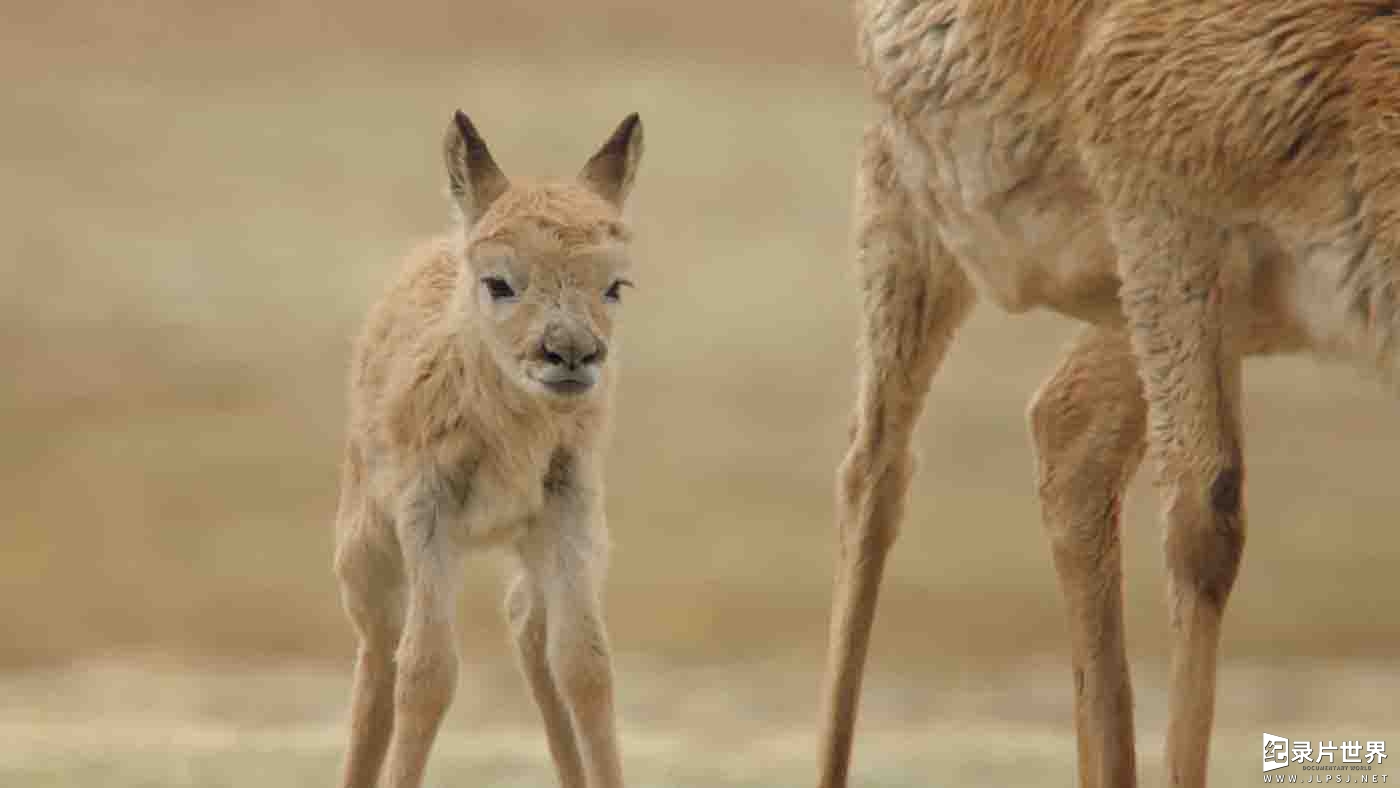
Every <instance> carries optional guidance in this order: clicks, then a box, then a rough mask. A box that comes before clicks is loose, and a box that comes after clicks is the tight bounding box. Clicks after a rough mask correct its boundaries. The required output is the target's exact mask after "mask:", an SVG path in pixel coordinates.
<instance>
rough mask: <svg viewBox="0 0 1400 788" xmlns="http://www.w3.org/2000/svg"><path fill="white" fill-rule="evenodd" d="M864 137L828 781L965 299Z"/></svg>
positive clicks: (838, 760) (877, 135)
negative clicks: (855, 366) (920, 425)
mask: <svg viewBox="0 0 1400 788" xmlns="http://www.w3.org/2000/svg"><path fill="white" fill-rule="evenodd" d="M864 144H865V149H864V155H863V157H862V160H861V163H860V170H859V176H858V180H857V187H856V204H857V207H856V225H857V227H856V247H857V267H858V269H859V276H860V283H861V288H862V291H863V297H864V308H863V313H864V315H863V328H862V331H861V337H860V351H859V352H860V383H859V390H858V393H857V402H856V406H855V413H854V419H853V423H852V425H851V439H850V446H849V448H848V450H847V453H846V457H845V460H844V461H843V462H842V464H841V468H840V471H839V472H838V479H837V488H836V493H837V516H838V518H839V521H838V525H837V527H838V529H839V534H838V538H839V539H840V557H839V559H838V565H837V570H836V582H835V599H834V601H833V606H832V617H831V633H830V643H829V645H828V662H827V673H826V684H825V691H824V703H825V706H824V710H823V721H822V724H823V732H822V739H821V747H822V753H821V758H822V761H821V785H822V786H824V787H825V788H837V787H838V786H844V785H845V784H846V777H847V772H848V770H849V766H850V755H851V737H852V732H853V730H854V727H855V718H856V711H857V706H858V703H859V698H860V687H861V677H862V674H863V672H864V667H865V658H866V651H867V649H868V646H869V642H870V629H871V625H872V623H873V621H874V618H875V606H876V601H877V597H878V595H879V590H880V579H881V575H882V573H883V571H884V563H885V556H886V554H887V553H888V551H889V549H890V546H891V545H892V544H893V542H894V539H895V534H896V531H897V530H898V527H899V522H900V520H901V518H902V517H903V510H904V500H905V494H906V492H907V490H908V487H909V480H910V476H911V474H912V472H913V457H912V455H911V450H910V444H911V441H912V437H913V432H914V428H915V426H916V425H917V422H918V419H919V416H920V414H921V413H922V411H923V406H924V398H925V395H926V394H927V393H928V388H929V383H930V381H931V380H932V378H933V373H934V371H935V370H936V369H937V367H938V364H939V363H940V362H941V360H942V359H943V355H944V353H945V352H946V351H947V349H948V346H949V344H950V343H951V342H952V338H953V334H954V332H955V331H956V330H957V328H958V326H959V325H961V324H962V321H963V319H964V317H965V316H966V315H967V313H968V311H969V309H970V307H971V304H972V300H973V292H972V287H971V284H970V282H969V281H968V279H967V277H966V275H965V274H963V272H962V270H961V269H960V268H958V266H957V263H956V262H955V261H954V260H953V258H952V256H951V255H950V254H949V253H948V252H947V251H946V250H945V249H944V248H943V247H942V245H941V244H940V243H939V242H938V240H937V239H936V238H934V237H932V236H931V235H930V234H929V233H928V232H927V231H926V230H925V229H924V228H923V227H922V226H921V225H922V224H924V223H925V222H926V218H924V217H922V216H920V215H919V214H918V211H917V209H916V205H915V201H914V200H913V199H911V196H910V195H909V194H908V193H907V192H906V191H905V189H904V188H903V186H902V185H901V184H900V183H899V181H898V177H897V173H896V171H895V166H894V161H893V158H892V156H891V151H890V144H891V140H890V139H889V132H888V130H887V129H886V128H885V127H883V126H879V125H877V126H875V127H872V128H871V129H870V130H869V131H868V132H867V133H866V137H865V143H864Z"/></svg>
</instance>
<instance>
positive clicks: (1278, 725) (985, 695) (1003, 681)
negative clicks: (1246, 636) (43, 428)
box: [0, 657, 1400, 788]
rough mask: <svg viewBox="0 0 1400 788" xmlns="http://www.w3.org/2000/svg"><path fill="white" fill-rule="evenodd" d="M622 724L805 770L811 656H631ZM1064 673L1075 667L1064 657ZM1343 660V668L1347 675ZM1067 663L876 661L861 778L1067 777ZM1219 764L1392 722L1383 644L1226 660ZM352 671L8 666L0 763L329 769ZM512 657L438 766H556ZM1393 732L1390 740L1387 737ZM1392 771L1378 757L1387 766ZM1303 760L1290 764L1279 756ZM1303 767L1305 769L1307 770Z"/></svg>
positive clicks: (763, 770)
mask: <svg viewBox="0 0 1400 788" xmlns="http://www.w3.org/2000/svg"><path fill="white" fill-rule="evenodd" d="M620 670H621V674H620V675H621V682H622V684H621V686H620V698H621V715H622V743H623V749H624V754H625V758H626V767H627V771H628V774H629V777H630V778H631V780H630V782H631V784H632V785H637V786H702V785H708V786H779V785H786V786H791V785H801V784H806V783H811V782H812V780H813V770H814V766H813V763H814V759H813V757H812V756H813V752H814V747H815V744H814V742H815V737H814V733H813V731H814V729H815V726H814V724H813V720H814V717H813V714H812V711H813V709H812V705H811V703H810V700H811V698H810V695H811V693H809V692H808V690H809V689H810V688H811V687H813V686H815V684H816V678H817V677H816V676H815V674H812V673H811V672H809V671H801V670H786V669H783V668H782V666H780V665H776V664H772V663H766V664H735V665H728V666H720V665H714V666H710V667H706V668H703V669H689V670H686V669H676V668H671V667H665V666H659V665H657V664H655V663H653V662H649V661H647V660H639V659H623V660H622V661H621V663H620ZM1137 671H1138V676H1139V681H1138V710H1137V721H1138V727H1139V740H1140V742H1141V743H1140V745H1139V749H1140V755H1139V758H1140V762H1141V772H1142V774H1141V776H1142V781H1143V784H1146V785H1152V784H1156V783H1157V781H1158V780H1159V779H1160V756H1159V754H1158V750H1160V748H1161V745H1162V741H1163V738H1162V737H1163V730H1162V721H1163V700H1164V699H1163V694H1162V684H1161V678H1162V673H1163V671H1162V669H1161V666H1160V665H1138V666H1137ZM1066 673H1067V671H1066ZM1341 677H1345V678H1341ZM1066 678H1067V676H1064V675H1061V671H1060V670H1058V669H1057V668H1056V666H1052V665H1048V664H1024V665H1021V666H1018V667H1016V668H1014V669H1008V670H1005V671H1002V672H999V673H997V674H995V675H988V674H982V675H978V674H967V673H958V672H955V671H939V670H937V669H934V668H932V667H930V669H929V670H928V671H926V672H925V673H924V674H923V675H918V676H915V675H903V676H900V677H893V676H891V675H889V674H888V673H883V674H882V673H877V674H875V675H873V676H872V679H871V681H870V685H869V690H868V692H867V694H866V698H867V702H866V705H865V708H864V720H863V724H862V728H861V733H860V736H859V739H858V745H857V765H856V771H855V777H856V779H857V781H858V782H859V784H862V785H910V786H913V785H961V784H971V785H1027V786H1042V785H1043V786H1071V785H1074V776H1073V774H1074V741H1073V736H1072V734H1071V730H1070V726H1069V721H1068V718H1069V709H1070V705H1069V704H1070V693H1069V682H1068V681H1067V680H1062V679H1066ZM1221 685H1222V687H1223V688H1225V690H1226V692H1227V694H1228V695H1229V697H1230V698H1231V702H1229V703H1227V704H1224V705H1222V707H1221V709H1220V711H1219V717H1220V719H1219V730H1218V733H1217V735H1216V737H1215V740H1214V749H1213V753H1212V764H1213V768H1212V774H1211V777H1212V781H1213V783H1214V784H1215V785H1221V786H1233V785H1245V784H1254V783H1257V782H1258V781H1259V779H1260V774H1261V772H1260V761H1261V755H1260V741H1261V739H1260V735H1261V734H1262V733H1263V732H1265V731H1267V732H1270V733H1274V734H1275V735H1282V736H1285V737H1288V738H1292V739H1305V738H1306V739H1309V740H1311V741H1318V740H1319V739H1329V740H1331V739H1335V740H1337V741H1341V740H1343V739H1344V738H1345V739H1352V738H1356V739H1361V740H1371V739H1376V740H1383V739H1385V738H1386V737H1387V736H1389V737H1390V738H1389V741H1390V742H1395V741H1397V740H1400V710H1397V708H1396V706H1395V704H1393V703H1385V702H1380V701H1378V700H1377V698H1378V696H1383V694H1384V693H1389V696H1390V697H1394V696H1395V694H1394V693H1395V692H1396V691H1397V690H1400V681H1398V680H1397V676H1396V674H1395V671H1394V670H1393V669H1388V668H1386V667H1384V666H1381V665H1375V664H1329V665H1323V664H1306V663H1298V662H1296V661H1295V662H1292V663H1290V662H1289V661H1281V662H1279V663H1277V664H1274V665H1270V666H1264V665H1249V666H1232V667H1230V668H1229V669H1227V670H1226V671H1224V673H1223V674H1222V677H1221ZM347 686H348V676H347V675H345V674H342V673H340V672H336V671H328V670H326V669H324V668H315V667H296V666H285V665H282V666H277V667H275V668H269V669H265V670H249V669H247V668H235V667H216V666H209V665H205V666H201V667H198V668H196V667H192V666H190V665H174V664H168V665H164V666H160V667H153V666H152V665H150V664H149V663H145V664H141V665H137V666H133V665H131V664H122V663H93V664H89V665H86V666H82V667H76V668H73V669H70V670H67V671H62V672H44V671H40V672H34V673H24V674H16V675H11V676H9V677H7V678H6V679H5V680H4V681H0V696H2V697H5V698H6V699H7V702H6V704H5V706H4V708H3V709H0V781H3V783H4V784H5V785H12V786H35V787H38V786H79V785H83V786H87V785H91V786H99V785H100V786H104V788H105V787H108V786H110V787H111V788H118V787H120V786H152V787H154V786H162V787H163V786H171V787H172V788H173V787H174V786H234V785H260V786H268V787H269V788H278V787H279V786H284V785H285V786H293V785H298V786H303V785H313V784H314V785H326V784H330V783H331V782H332V775H334V773H335V771H336V769H338V765H339V760H338V759H339V754H340V752H341V750H342V748H343V741H342V737H343V734H344V732H343V730H342V728H341V721H342V715H343V712H344V706H345V692H346V689H347ZM533 714H534V711H533V709H532V708H531V707H530V706H529V703H528V700H527V699H526V698H525V694H524V691H523V688H522V686H521V682H520V681H519V679H518V678H517V676H516V675H515V673H514V669H513V667H512V666H511V665H510V664H509V663H508V662H507V661H506V660H505V658H504V657H503V658H502V659H501V660H499V661H496V662H489V663H483V664H475V665H470V666H468V667H467V669H466V670H465V671H464V673H463V681H462V685H461V688H460V690H459V694H458V700H457V702H456V704H455V706H454V708H453V710H452V712H451V716H450V717H449V720H448V722H447V724H446V726H445V727H444V730H443V733H442V734H441V736H440V738H439V740H438V744H437V746H436V748H435V751H434V756H433V760H432V766H431V772H430V780H429V784H430V785H434V786H437V785H481V784H490V785H504V786H545V785H550V784H553V773H552V767H551V765H550V763H549V760H548V757H549V756H548V753H547V750H546V749H545V744H544V738H543V732H542V730H541V729H540V727H539V726H538V725H537V724H536V723H535V720H534V717H533ZM1390 746H1391V748H1392V749H1393V748H1394V746H1395V745H1394V744H1391V745H1390ZM1392 771H1394V769H1393V768H1390V767H1385V768H1381V769H1379V770H1376V772H1375V773H1376V774H1386V773H1389V772H1392ZM1295 772H1296V773H1298V774H1300V775H1302V774H1304V773H1303V772H1301V771H1300V770H1299V769H1298V768H1297V767H1290V769H1289V770H1288V771H1285V772H1284V773H1285V774H1291V773H1295ZM1303 779H1306V776H1304V777H1303Z"/></svg>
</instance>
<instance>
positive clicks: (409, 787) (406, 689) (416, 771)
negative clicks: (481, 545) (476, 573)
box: [388, 518, 462, 788]
mask: <svg viewBox="0 0 1400 788" xmlns="http://www.w3.org/2000/svg"><path fill="white" fill-rule="evenodd" d="M444 531H445V529H444V528H442V527H431V525H430V524H429V523H428V522H426V521H425V520H424V519H421V518H415V520H414V521H413V523H412V524H411V525H408V526H407V527H404V526H403V525H402V524H401V527H400V535H399V541H400V543H401V544H402V545H403V547H404V550H403V553H404V564H405V569H406V570H407V571H406V575H407V580H408V611H407V615H406V617H405V622H404V631H403V638H402V640H400V642H399V647H398V654H397V659H396V661H397V663H398V674H397V677H396V680H395V693H394V731H393V743H392V745H391V746H390V749H389V764H388V785H389V788H418V786H420V785H421V784H422V782H423V770H424V768H425V767H426V765H427V761H428V753H429V751H430V750H431V749H432V746H433V739H434V738H436V736H437V731H438V727H439V725H441V723H442V718H443V716H444V715H445V714H446V712H447V707H448V706H449V705H450V704H451V703H452V696H453V693H454V692H455V690H456V687H457V644H456V634H455V626H454V618H455V614H456V604H457V592H458V589H459V588H460V584H461V558H462V554H461V551H460V549H458V548H457V547H456V546H454V545H452V543H451V540H449V539H447V538H444V536H443V534H444Z"/></svg>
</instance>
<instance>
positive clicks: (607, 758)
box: [517, 452, 622, 788]
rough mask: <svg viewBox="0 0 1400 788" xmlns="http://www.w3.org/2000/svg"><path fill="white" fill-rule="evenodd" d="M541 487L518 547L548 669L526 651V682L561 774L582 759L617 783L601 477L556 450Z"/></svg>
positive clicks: (572, 771) (593, 774) (586, 770)
mask: <svg viewBox="0 0 1400 788" xmlns="http://www.w3.org/2000/svg"><path fill="white" fill-rule="evenodd" d="M545 494H546V501H545V509H544V513H543V515H542V516H541V518H540V520H539V522H537V523H536V524H535V525H534V526H532V527H531V529H530V531H529V532H528V533H527V535H526V536H525V537H524V538H523V539H521V541H520V543H519V544H518V545H517V548H518V555H519V558H520V563H521V567H522V568H523V570H524V574H525V578H526V579H525V580H524V581H523V582H524V583H525V585H524V587H526V588H530V589H532V599H531V602H532V603H533V604H532V605H531V610H530V613H529V614H528V616H527V618H526V631H529V627H531V626H539V624H537V623H534V622H537V621H540V620H542V621H543V627H544V662H545V663H546V665H547V666H548V671H547V674H545V673H544V672H542V671H541V669H540V667H539V664H538V661H539V656H538V652H537V651H535V652H533V654H534V656H533V657H524V658H525V659H527V660H533V662H532V663H531V664H532V668H531V669H530V672H531V674H532V675H531V682H532V685H533V686H535V692H536V699H537V700H540V711H541V713H543V714H544V716H545V725H546V728H547V729H548V731H549V736H550V748H551V750H552V751H553V752H554V755H555V760H556V762H557V763H558V767H559V772H560V779H561V780H563V781H564V784H565V785H569V784H570V783H569V782H568V781H569V779H573V780H575V781H577V780H578V778H577V776H576V775H577V772H578V769H579V763H580V762H582V768H583V774H584V776H585V778H586V784H587V785H588V786H589V787H590V788H621V787H622V762H621V758H620V756H619V754H618V746H617V723H616V720H615V713H614V708H613V672H612V657H611V656H610V654H609V650H608V637H607V633H606V631H605V630H604V627H603V613H602V603H601V600H600V598H599V594H600V591H601V585H602V580H603V577H604V575H605V574H606V572H607V524H606V523H605V522H604V518H603V512H602V507H601V503H600V502H601V499H602V484H601V481H600V480H599V479H598V477H597V474H596V472H595V469H594V468H593V467H592V466H591V464H590V463H589V461H588V458H587V457H586V456H581V455H575V454H571V453H564V452H561V453H556V455H555V457H554V459H553V460H552V461H551V465H550V471H549V474H548V476H547V477H546V480H545ZM522 656H523V655H522ZM536 674H537V675H538V678H537V677H536ZM541 688H543V689H544V692H543V693H542V695H543V697H541V691H540V690H541ZM556 688H557V689H556ZM561 699H562V701H563V706H564V707H565V708H567V709H568V718H567V719H568V722H570V723H571V724H572V727H571V730H572V736H573V739H572V740H570V741H569V742H568V743H565V742H564V741H562V740H561V739H562V738H563V736H564V734H565V733H566V732H568V731H569V730H570V728H569V726H567V725H566V724H565V720H564V719H561V715H560V713H559V702H560V700H561Z"/></svg>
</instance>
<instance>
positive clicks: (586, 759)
mask: <svg viewBox="0 0 1400 788" xmlns="http://www.w3.org/2000/svg"><path fill="white" fill-rule="evenodd" d="M560 569H561V570H562V571H561V575H560V576H559V577H557V578H556V579H555V582H553V583H550V584H548V585H547V586H546V591H545V595H546V599H547V600H548V602H547V605H548V607H549V612H548V614H547V616H548V618H547V622H546V624H547V625H546V631H547V635H546V637H547V646H546V650H547V655H548V660H549V666H550V670H551V671H552V672H553V673H554V679H555V681H557V682H558V684H559V687H560V689H561V690H563V694H564V698H565V701H566V702H567V704H568V706H569V711H570V712H571V713H572V716H573V721H574V730H575V731H577V732H578V738H579V750H580V751H581V752H582V755H583V763H584V771H585V773H586V774H587V775H588V785H589V786H592V788H621V786H622V762H621V759H620V757H619V755H618V748H617V727H616V721H615V712H614V709H613V673H612V657H611V655H610V653H609V648H608V638H607V635H606V633H605V631H604V629H603V618H602V611H601V608H600V605H599V600H598V587H597V586H598V581H599V579H600V578H597V577H595V576H594V575H593V568H592V567H591V566H590V564H589V561H588V560H586V559H583V558H581V557H579V556H573V557H572V558H571V557H569V556H568V555H567V554H566V555H564V556H561V562H560Z"/></svg>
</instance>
